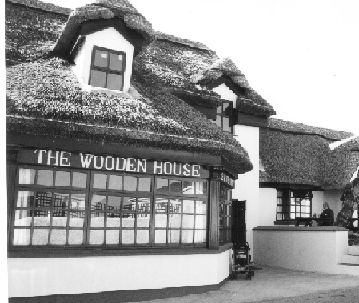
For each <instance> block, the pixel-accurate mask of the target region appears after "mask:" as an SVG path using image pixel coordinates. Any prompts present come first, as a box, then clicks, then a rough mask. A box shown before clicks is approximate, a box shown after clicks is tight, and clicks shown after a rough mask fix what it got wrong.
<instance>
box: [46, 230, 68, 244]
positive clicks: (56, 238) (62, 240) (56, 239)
mask: <svg viewBox="0 0 359 303" xmlns="http://www.w3.org/2000/svg"><path fill="white" fill-rule="evenodd" d="M50 244H52V245H65V244H66V230H64V229H53V230H51V234H50Z"/></svg>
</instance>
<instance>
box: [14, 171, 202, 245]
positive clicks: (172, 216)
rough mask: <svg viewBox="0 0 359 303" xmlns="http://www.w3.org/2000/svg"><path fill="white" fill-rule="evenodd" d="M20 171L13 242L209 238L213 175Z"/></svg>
mask: <svg viewBox="0 0 359 303" xmlns="http://www.w3.org/2000/svg"><path fill="white" fill-rule="evenodd" d="M18 175H19V177H18V178H19V179H18V181H19V182H18V185H17V194H16V203H15V205H14V208H15V209H14V213H13V216H14V219H13V226H12V231H13V232H12V234H13V238H12V243H13V244H14V245H18V246H31V245H32V246H44V245H52V246H64V245H94V246H101V245H129V246H131V245H132V246H133V245H139V246H141V245H149V244H150V245H152V244H158V245H171V244H177V245H181V244H202V245H203V244H204V243H206V241H207V199H208V188H207V186H208V184H207V181H206V180H199V179H197V180H192V179H187V178H175V177H172V178H163V177H162V178H157V176H146V175H139V174H121V173H119V172H114V173H112V172H101V171H87V172H86V171H74V170H71V169H69V168H66V169H61V168H52V169H43V168H19V174H18ZM45 184H48V185H45Z"/></svg>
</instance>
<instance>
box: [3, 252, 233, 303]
mask: <svg viewBox="0 0 359 303" xmlns="http://www.w3.org/2000/svg"><path fill="white" fill-rule="evenodd" d="M231 254H232V250H231V249H230V250H227V251H225V252H222V253H219V254H194V255H137V256H103V257H79V258H10V259H8V282H9V283H8V285H9V297H33V296H46V295H51V294H81V293H97V292H102V291H115V290H137V289H160V288H165V287H181V286H201V285H212V284H218V283H220V282H221V281H223V280H224V279H226V278H227V277H228V275H229V268H230V256H231Z"/></svg>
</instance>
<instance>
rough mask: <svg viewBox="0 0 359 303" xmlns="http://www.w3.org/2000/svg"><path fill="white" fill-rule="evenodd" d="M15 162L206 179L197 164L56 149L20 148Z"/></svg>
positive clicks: (202, 170) (206, 175)
mask: <svg viewBox="0 0 359 303" xmlns="http://www.w3.org/2000/svg"><path fill="white" fill-rule="evenodd" d="M18 162H19V163H27V164H39V165H46V166H56V167H67V168H82V169H92V170H106V171H118V172H133V173H144V174H154V175H174V176H179V177H195V178H209V172H208V170H207V169H204V168H203V167H202V165H199V164H189V163H181V162H173V161H153V160H147V159H137V158H120V157H116V156H110V155H106V156H104V155H94V154H88V153H70V152H67V151H60V150H48V149H36V150H21V151H20V152H19V154H18Z"/></svg>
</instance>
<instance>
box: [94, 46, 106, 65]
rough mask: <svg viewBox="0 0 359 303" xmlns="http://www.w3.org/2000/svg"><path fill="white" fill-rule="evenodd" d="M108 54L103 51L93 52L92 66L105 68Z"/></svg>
mask: <svg viewBox="0 0 359 303" xmlns="http://www.w3.org/2000/svg"><path fill="white" fill-rule="evenodd" d="M107 60H108V52H107V51H105V50H99V49H97V50H95V55H94V61H93V64H94V65H95V66H98V67H107Z"/></svg>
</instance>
